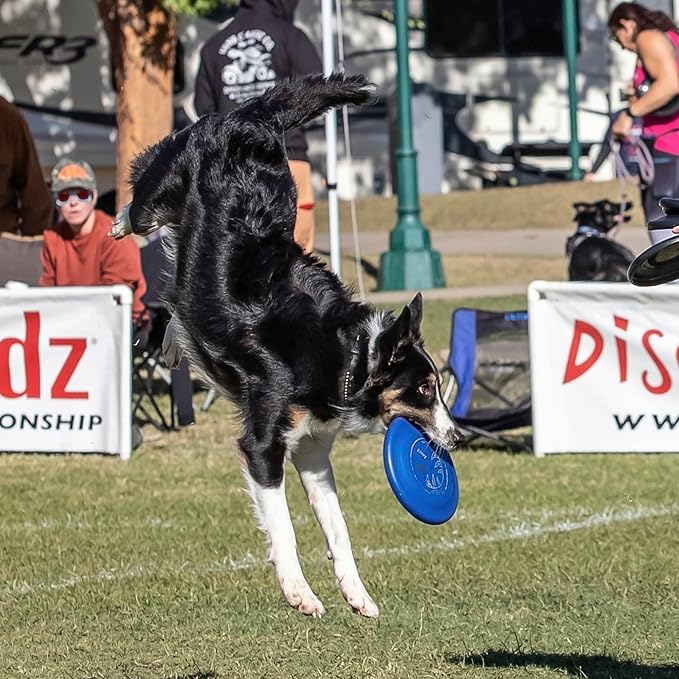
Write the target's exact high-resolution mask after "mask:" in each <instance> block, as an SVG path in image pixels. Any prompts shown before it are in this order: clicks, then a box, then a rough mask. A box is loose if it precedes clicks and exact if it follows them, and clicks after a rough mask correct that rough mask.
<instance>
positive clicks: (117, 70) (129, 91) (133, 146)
mask: <svg viewBox="0 0 679 679" xmlns="http://www.w3.org/2000/svg"><path fill="white" fill-rule="evenodd" d="M97 5H98V7H99V14H100V16H101V19H102V21H103V24H104V29H105V31H106V34H107V36H108V39H109V44H110V48H111V62H112V65H113V71H114V81H115V83H116V89H117V98H116V122H117V126H118V142H117V149H116V160H117V170H118V172H117V179H116V207H117V209H120V208H121V207H122V206H123V205H125V204H126V203H127V202H129V200H130V197H131V192H130V187H129V184H128V178H129V164H130V161H131V160H132V158H134V156H135V155H137V154H138V153H139V152H140V151H143V150H144V149H145V148H146V147H147V146H150V145H151V144H154V143H156V142H157V141H159V140H160V139H162V138H163V137H164V136H166V135H167V134H169V133H170V132H171V131H172V118H173V107H172V86H173V75H174V64H175V43H176V36H177V24H176V16H175V14H174V12H172V11H171V10H167V9H165V8H164V7H163V6H162V4H161V0H97Z"/></svg>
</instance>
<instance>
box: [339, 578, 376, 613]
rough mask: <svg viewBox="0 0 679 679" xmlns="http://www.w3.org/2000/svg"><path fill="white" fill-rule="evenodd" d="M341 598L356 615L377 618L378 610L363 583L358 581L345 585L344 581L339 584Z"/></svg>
mask: <svg viewBox="0 0 679 679" xmlns="http://www.w3.org/2000/svg"><path fill="white" fill-rule="evenodd" d="M339 586H340V590H341V592H342V596H343V597H344V598H345V599H346V602H347V603H348V604H349V606H351V607H352V608H353V609H354V611H355V612H356V613H358V614H359V615H362V616H363V617H365V618H377V617H378V616H379V614H380V609H379V607H378V606H377V604H376V603H375V602H374V601H373V599H372V597H371V596H370V594H368V592H367V591H366V589H365V587H364V586H363V583H362V582H361V581H360V580H359V581H358V582H356V581H354V582H351V583H347V582H346V580H344V581H342V582H340V583H339Z"/></svg>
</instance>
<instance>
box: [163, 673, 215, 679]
mask: <svg viewBox="0 0 679 679" xmlns="http://www.w3.org/2000/svg"><path fill="white" fill-rule="evenodd" d="M218 676H219V675H218V674H217V673H216V672H195V673H194V674H182V675H181V676H180V675H178V674H177V675H175V674H173V675H172V676H171V677H168V678H167V679H218Z"/></svg>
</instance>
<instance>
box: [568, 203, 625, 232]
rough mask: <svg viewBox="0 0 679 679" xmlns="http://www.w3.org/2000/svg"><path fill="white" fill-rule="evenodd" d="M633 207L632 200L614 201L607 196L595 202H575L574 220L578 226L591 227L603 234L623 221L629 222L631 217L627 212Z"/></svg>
mask: <svg viewBox="0 0 679 679" xmlns="http://www.w3.org/2000/svg"><path fill="white" fill-rule="evenodd" d="M631 207H632V202H631V201H628V200H623V201H622V202H620V201H615V202H614V201H611V200H608V199H607V198H605V199H603V200H598V201H596V202H594V203H585V202H578V203H573V208H574V210H575V216H574V217H573V221H574V222H575V223H576V225H577V227H578V228H580V227H589V228H590V229H596V230H597V231H599V232H600V233H601V234H602V235H603V234H606V233H608V232H609V231H610V230H611V229H614V228H615V227H616V226H620V224H622V223H623V222H628V221H629V220H630V219H631V217H630V215H628V214H626V213H627V211H628V210H629V209H630V208H631Z"/></svg>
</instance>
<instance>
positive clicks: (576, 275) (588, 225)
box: [566, 199, 634, 283]
mask: <svg viewBox="0 0 679 679" xmlns="http://www.w3.org/2000/svg"><path fill="white" fill-rule="evenodd" d="M573 207H574V208H575V217H574V218H573V221H574V222H575V223H576V225H577V227H576V229H575V233H574V234H573V235H572V236H570V237H569V238H568V240H567V241H566V255H567V256H568V280H569V281H610V282H615V283H622V282H627V268H628V267H629V265H630V264H631V262H632V260H633V259H634V254H633V253H632V252H631V251H630V250H629V249H628V248H626V247H625V246H624V245H621V244H620V243H618V242H616V241H614V240H612V238H611V237H610V232H611V230H612V229H614V228H615V227H617V226H619V225H620V224H622V223H623V222H628V221H629V220H630V216H629V215H628V214H626V213H627V211H628V210H629V209H630V208H631V207H632V203H631V202H629V201H626V202H625V203H623V204H621V203H617V202H615V203H614V202H613V201H610V200H607V199H604V200H599V201H597V202H595V203H573Z"/></svg>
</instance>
